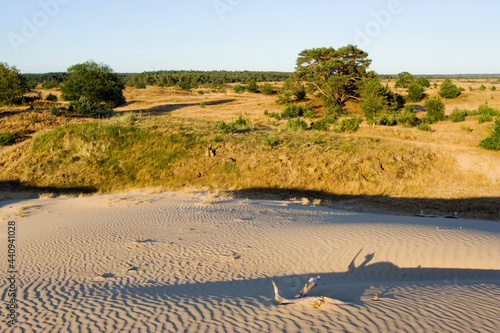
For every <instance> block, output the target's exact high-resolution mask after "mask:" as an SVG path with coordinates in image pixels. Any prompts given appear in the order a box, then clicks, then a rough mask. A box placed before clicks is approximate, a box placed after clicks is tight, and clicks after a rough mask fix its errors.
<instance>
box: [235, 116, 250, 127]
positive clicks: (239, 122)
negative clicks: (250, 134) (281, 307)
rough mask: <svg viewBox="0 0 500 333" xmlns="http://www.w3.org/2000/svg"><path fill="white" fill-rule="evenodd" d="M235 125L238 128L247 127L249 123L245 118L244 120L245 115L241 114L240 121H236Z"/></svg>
mask: <svg viewBox="0 0 500 333" xmlns="http://www.w3.org/2000/svg"><path fill="white" fill-rule="evenodd" d="M234 124H235V125H236V126H247V124H248V121H247V120H246V119H245V118H243V115H242V114H241V113H240V114H239V115H238V119H236V120H235V121H234Z"/></svg>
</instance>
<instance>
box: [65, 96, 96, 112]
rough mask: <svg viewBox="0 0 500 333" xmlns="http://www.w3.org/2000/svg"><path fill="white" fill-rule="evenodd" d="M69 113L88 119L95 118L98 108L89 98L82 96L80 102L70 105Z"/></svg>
mask: <svg viewBox="0 0 500 333" xmlns="http://www.w3.org/2000/svg"><path fill="white" fill-rule="evenodd" d="M69 111H70V112H74V113H77V114H81V115H83V116H87V117H95V116H96V115H97V106H96V105H93V104H92V103H91V102H90V100H89V99H88V98H87V97H85V96H82V97H80V99H79V100H78V101H76V102H71V103H70V105H69Z"/></svg>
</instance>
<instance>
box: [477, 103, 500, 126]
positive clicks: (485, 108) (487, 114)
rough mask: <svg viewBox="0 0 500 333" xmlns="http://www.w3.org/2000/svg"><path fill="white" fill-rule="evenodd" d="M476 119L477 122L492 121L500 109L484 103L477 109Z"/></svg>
mask: <svg viewBox="0 0 500 333" xmlns="http://www.w3.org/2000/svg"><path fill="white" fill-rule="evenodd" d="M477 113H478V116H477V121H478V123H479V124H481V123H486V122H489V121H493V117H495V116H498V115H500V111H499V110H497V109H495V108H492V107H491V106H489V105H488V103H487V102H486V103H484V104H483V105H481V106H479V108H478V109H477Z"/></svg>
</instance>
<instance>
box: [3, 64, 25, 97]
mask: <svg viewBox="0 0 500 333" xmlns="http://www.w3.org/2000/svg"><path fill="white" fill-rule="evenodd" d="M28 91H29V88H28V84H27V83H26V80H25V79H24V77H23V76H21V74H19V71H18V70H17V69H16V67H15V66H12V67H10V66H9V65H8V64H6V63H3V62H0V104H11V103H14V102H15V101H16V99H18V98H21V97H22V96H23V94H25V93H27V92H28Z"/></svg>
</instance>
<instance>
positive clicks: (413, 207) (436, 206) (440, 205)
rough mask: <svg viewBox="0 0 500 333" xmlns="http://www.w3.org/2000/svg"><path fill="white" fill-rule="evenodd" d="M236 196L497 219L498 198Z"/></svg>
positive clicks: (278, 192) (265, 192) (264, 192)
mask: <svg viewBox="0 0 500 333" xmlns="http://www.w3.org/2000/svg"><path fill="white" fill-rule="evenodd" d="M231 194H233V195H234V196H237V197H243V198H249V199H273V200H289V199H290V198H299V199H300V198H308V199H309V200H311V201H312V200H314V199H321V200H322V203H323V204H324V205H325V206H327V207H331V208H335V209H341V210H350V211H356V212H366V213H376V214H399V215H415V214H418V213H420V212H421V211H424V212H425V213H426V214H435V215H441V216H445V215H451V214H454V213H455V212H456V213H457V215H458V216H460V217H462V218H470V219H485V220H493V221H500V198H498V197H481V198H460V199H433V198H403V197H389V196H385V195H338V194H335V193H328V192H322V191H309V190H301V189H271V188H250V189H243V190H237V191H231Z"/></svg>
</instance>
